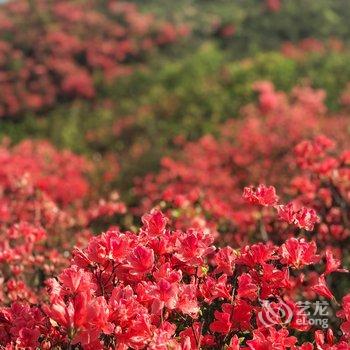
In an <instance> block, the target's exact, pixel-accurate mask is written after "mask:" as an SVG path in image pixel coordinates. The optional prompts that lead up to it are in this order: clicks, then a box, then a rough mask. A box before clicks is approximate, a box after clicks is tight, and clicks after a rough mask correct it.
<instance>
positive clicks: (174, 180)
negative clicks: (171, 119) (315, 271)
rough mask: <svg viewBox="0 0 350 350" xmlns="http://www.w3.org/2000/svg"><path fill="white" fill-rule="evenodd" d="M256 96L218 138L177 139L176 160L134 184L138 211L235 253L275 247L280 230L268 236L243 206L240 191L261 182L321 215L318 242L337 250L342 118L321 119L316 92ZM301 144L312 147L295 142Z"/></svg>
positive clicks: (344, 198)
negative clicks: (246, 247) (258, 244)
mask: <svg viewBox="0 0 350 350" xmlns="http://www.w3.org/2000/svg"><path fill="white" fill-rule="evenodd" d="M255 89H256V90H257V91H258V94H259V98H258V99H259V102H258V104H253V105H249V106H247V107H246V108H245V110H244V112H243V113H244V114H243V118H242V119H241V120H231V121H228V122H227V123H226V125H225V126H224V127H223V128H222V131H221V134H220V137H218V138H217V139H216V138H214V137H213V136H209V135H208V136H204V137H203V138H201V139H200V140H199V141H196V142H189V143H188V142H185V141H184V140H183V139H179V140H178V143H179V152H177V156H176V157H175V156H174V157H164V158H163V160H162V167H161V170H160V172H159V173H156V174H149V175H148V176H146V177H145V178H140V179H139V180H138V181H137V182H136V186H135V192H136V194H138V195H139V197H140V198H141V200H142V202H141V204H142V205H141V207H142V208H144V209H143V210H145V209H146V208H152V207H153V206H155V205H159V206H160V207H162V208H163V209H164V210H167V212H169V213H171V215H173V216H175V217H176V222H177V225H179V226H178V227H180V228H182V227H188V226H194V225H195V226H198V227H206V226H209V227H210V228H211V229H212V230H214V231H217V232H218V233H219V237H221V238H220V239H223V240H226V241H229V242H231V244H232V243H235V244H237V245H238V246H240V245H241V244H242V243H245V244H246V243H248V242H251V241H255V240H256V239H257V237H259V239H261V236H263V237H264V239H265V240H268V239H272V240H275V242H280V239H281V233H280V232H282V231H285V229H283V230H279V229H278V230H277V231H278V232H279V233H278V234H277V235H276V236H273V234H272V235H271V236H270V235H269V231H270V230H271V231H272V232H273V228H270V227H269V223H268V220H269V219H268V218H265V217H262V216H261V215H260V214H257V213H256V211H255V210H254V208H252V207H248V208H247V206H246V203H245V202H244V201H243V200H242V199H241V191H242V188H243V187H244V186H249V185H257V184H259V183H261V182H263V183H268V184H270V185H274V186H276V188H277V189H278V191H280V192H281V198H283V199H285V200H286V201H288V200H289V199H290V198H292V197H294V200H295V205H296V207H298V206H300V205H302V204H307V205H308V206H310V207H312V208H314V209H316V210H317V211H319V212H320V214H321V215H322V216H323V220H324V221H322V222H323V224H322V225H321V227H322V228H323V229H325V230H326V231H325V232H324V234H322V235H323V237H324V238H325V239H326V241H328V242H329V243H331V244H334V246H336V247H341V246H342V241H343V240H347V239H348V231H349V221H348V219H349V213H348V205H349V197H348V191H349V187H348V186H349V166H348V155H347V154H348V152H347V151H345V152H344V150H346V149H348V148H347V147H348V146H349V144H348V140H349V130H348V128H347V118H346V117H341V116H337V117H335V116H334V117H328V116H326V114H327V113H326V107H325V105H324V102H323V101H324V98H325V95H324V92H322V91H320V90H318V91H317V90H312V89H310V88H295V89H294V91H293V93H292V94H291V95H290V96H288V95H286V94H284V93H281V92H278V91H275V89H274V87H273V86H272V85H271V84H270V83H268V82H260V83H256V84H255ZM339 125H343V126H342V127H339ZM319 132H324V133H325V134H326V135H328V136H329V137H334V138H335V139H336V140H337V142H338V145H337V146H336V143H334V142H333V141H332V140H331V139H329V138H327V137H326V136H317V133H319ZM303 138H308V139H309V140H310V141H305V142H302V143H300V142H301V140H303ZM337 147H338V148H337ZM293 149H295V153H294V152H293ZM139 208H140V202H138V206H137V207H136V208H135V210H136V211H137V210H139ZM336 212H337V213H338V216H334V218H333V219H332V217H333V216H332V214H331V213H334V214H333V215H336V214H335V213H336ZM269 215H270V213H269V210H266V216H267V217H268V216H269ZM336 217H337V219H336ZM265 219H266V222H265ZM338 224H339V225H338ZM337 230H339V231H338V232H339V235H338V236H337V233H336V231H337ZM330 231H332V232H333V233H331V232H330ZM326 232H327V233H326ZM288 234H290V235H294V234H295V233H294V232H292V231H289V232H288ZM319 234H321V233H319ZM335 236H337V237H338V238H339V240H334V238H335ZM283 238H285V237H283ZM343 247H344V248H345V249H346V245H343Z"/></svg>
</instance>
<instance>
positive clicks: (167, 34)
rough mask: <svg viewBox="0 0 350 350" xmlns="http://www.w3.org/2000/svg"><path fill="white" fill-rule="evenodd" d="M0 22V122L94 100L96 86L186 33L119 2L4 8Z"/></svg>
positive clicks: (9, 5)
mask: <svg viewBox="0 0 350 350" xmlns="http://www.w3.org/2000/svg"><path fill="white" fill-rule="evenodd" d="M0 22H1V24H0V29H1V35H0V69H1V78H0V88H1V91H2V94H1V97H0V118H4V117H6V118H11V117H16V118H20V117H21V116H22V115H23V113H38V112H42V111H46V110H48V109H51V108H52V107H55V106H56V105H57V104H59V103H62V102H65V101H71V100H75V99H88V100H90V99H94V97H95V96H96V93H97V87H99V82H100V83H101V82H106V84H107V81H113V80H114V79H117V78H118V77H120V76H123V75H126V74H130V73H131V72H132V71H133V69H134V67H135V64H136V63H141V62H142V61H144V60H145V59H146V57H147V53H149V52H151V51H152V50H153V49H154V48H160V47H164V46H166V45H167V44H169V43H173V42H175V41H177V40H178V39H179V38H181V37H183V36H186V35H187V33H188V29H187V28H186V27H185V26H179V27H175V26H174V25H172V24H171V23H169V22H165V21H163V22H162V21H156V20H155V19H154V18H153V16H152V15H149V14H148V15H147V14H141V13H140V12H139V11H138V10H137V8H136V7H135V5H133V4H130V3H122V2H119V1H104V2H99V1H94V0H91V1H90V0H89V1H84V2H81V1H65V0H60V1H55V2H54V3H51V2H47V1H41V0H35V1H29V0H28V1H27V0H25V1H9V2H7V3H5V4H1V6H0ZM101 43H102V44H101Z"/></svg>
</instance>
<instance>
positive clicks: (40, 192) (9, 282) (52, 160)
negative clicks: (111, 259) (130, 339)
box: [0, 141, 125, 304]
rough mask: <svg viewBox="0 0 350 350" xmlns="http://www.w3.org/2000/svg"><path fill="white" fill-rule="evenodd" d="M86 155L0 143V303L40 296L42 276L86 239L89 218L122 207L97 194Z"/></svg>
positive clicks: (44, 146) (64, 261)
mask: <svg viewBox="0 0 350 350" xmlns="http://www.w3.org/2000/svg"><path fill="white" fill-rule="evenodd" d="M94 171H95V169H94V166H93V165H92V164H91V163H89V162H88V161H87V160H86V159H84V158H82V157H79V156H76V155H74V154H72V153H71V152H69V151H58V150H56V149H55V148H54V147H53V146H52V145H50V144H49V143H47V142H33V141H24V142H22V143H21V144H19V145H17V146H15V147H10V146H9V145H8V144H6V143H4V144H2V145H1V146H0V304H2V303H5V304H6V303H8V302H10V301H13V300H17V299H23V300H28V301H31V302H36V301H38V300H40V295H39V294H38V293H39V292H40V290H41V288H42V287H43V281H44V280H45V278H47V277H48V276H51V275H52V274H53V273H56V272H57V271H58V270H59V269H60V268H62V267H63V266H65V265H67V264H68V261H69V260H68V254H69V251H70V249H71V247H72V246H73V245H74V244H78V245H80V244H85V243H86V242H87V240H88V238H89V237H90V236H91V230H90V228H91V224H92V223H93V222H96V221H98V220H100V219H102V218H104V217H109V216H113V215H114V214H116V213H121V212H124V211H125V206H124V205H123V203H121V202H120V200H119V199H118V197H117V195H113V196H111V198H110V199H108V200H103V199H99V198H97V197H96V194H95V190H94V189H93V188H92V186H91V183H90V180H89V177H88V175H89V174H92V173H93V172H94Z"/></svg>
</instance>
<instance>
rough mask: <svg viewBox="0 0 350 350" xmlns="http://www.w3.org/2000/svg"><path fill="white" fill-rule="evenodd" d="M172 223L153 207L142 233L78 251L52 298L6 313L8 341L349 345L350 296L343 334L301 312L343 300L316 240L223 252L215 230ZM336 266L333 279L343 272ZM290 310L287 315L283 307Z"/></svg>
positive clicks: (29, 344)
mask: <svg viewBox="0 0 350 350" xmlns="http://www.w3.org/2000/svg"><path fill="white" fill-rule="evenodd" d="M167 221H168V219H167V218H166V217H165V216H164V215H163V214H162V213H161V212H159V211H156V210H154V211H152V212H151V213H149V214H146V215H144V216H143V218H142V223H143V225H142V227H141V229H140V230H139V232H138V233H137V234H135V233H132V232H121V231H120V230H118V229H115V228H113V229H110V230H108V231H107V232H105V233H103V234H102V235H100V236H97V237H93V238H91V239H90V241H89V243H88V245H87V247H86V248H85V249H75V251H74V253H73V259H72V263H71V266H70V267H68V268H66V269H64V270H63V271H62V272H61V273H60V274H59V275H58V276H57V278H53V279H50V280H48V282H47V284H48V291H49V293H48V296H47V298H48V299H47V301H45V300H42V301H41V302H40V303H39V304H38V305H31V304H29V303H26V302H15V303H13V304H12V305H11V306H10V307H3V308H1V309H0V315H1V317H0V341H1V344H3V345H4V346H6V347H7V348H8V349H12V348H16V347H20V348H26V349H36V348H43V349H53V348H55V349H66V348H74V349H121V350H122V349H125V350H126V349H158V350H162V349H164V350H166V349H179V350H180V349H182V350H190V349H192V350H194V349H230V350H238V349H247V348H250V349H256V350H262V349H266V348H268V349H272V348H276V347H277V348H278V349H295V350H297V349H302V350H306V349H307V350H308V349H310V350H311V349H314V348H315V347H314V345H313V344H312V342H313V341H315V342H316V347H317V349H322V350H323V349H324V350H326V349H333V350H336V349H339V350H340V349H348V345H347V344H348V343H347V342H348V341H349V340H350V339H349V330H348V323H349V321H348V308H349V295H347V296H346V297H344V299H343V303H342V308H338V309H339V311H338V313H337V314H338V317H339V321H340V322H342V326H341V329H342V330H343V333H342V334H341V335H333V331H332V329H331V328H330V327H329V328H328V329H327V330H326V331H325V330H321V329H314V328H313V327H311V326H310V324H309V323H308V322H307V319H308V318H307V317H308V316H307V315H306V313H305V312H303V311H302V310H299V306H298V300H302V298H308V300H314V298H315V297H317V295H318V296H321V297H325V298H328V299H330V300H331V301H332V302H333V301H334V302H335V298H334V296H333V294H332V291H331V290H330V289H329V288H328V287H327V282H326V277H325V272H324V271H323V269H324V267H323V266H322V265H320V264H319V260H320V257H319V256H318V254H317V251H316V249H317V248H316V244H315V243H314V242H308V241H306V240H304V239H296V238H291V239H288V240H287V241H286V242H285V243H283V244H282V245H281V246H277V245H273V244H262V243H260V244H254V245H248V246H243V247H242V248H241V249H239V250H234V249H232V248H231V247H224V248H215V247H214V246H213V240H214V237H213V236H212V234H211V233H210V231H207V230H200V229H188V230H186V231H181V230H171V229H169V228H168V227H167ZM329 266H330V265H329V264H327V268H328V272H327V274H330V273H332V272H333V271H334V270H335V267H334V266H333V269H329ZM309 269H312V270H313V272H312V274H311V273H310V275H307V274H305V272H306V271H308V270H309ZM317 271H319V272H317ZM317 276H318V277H317ZM315 277H317V278H316V280H315ZM283 307H285V308H286V310H288V314H285V313H283V312H279V311H278V310H282V309H281V308H283ZM273 310H275V311H276V312H275V313H273V319H271V317H270V316H271V315H269V313H271V312H273ZM289 312H291V313H290V314H289ZM271 321H273V322H271ZM296 331H298V332H299V333H300V334H302V336H300V337H299V340H298V339H297V338H296V337H295V335H294V334H295V332H296ZM302 338H305V339H308V340H309V341H305V342H303V341H301V340H300V339H302Z"/></svg>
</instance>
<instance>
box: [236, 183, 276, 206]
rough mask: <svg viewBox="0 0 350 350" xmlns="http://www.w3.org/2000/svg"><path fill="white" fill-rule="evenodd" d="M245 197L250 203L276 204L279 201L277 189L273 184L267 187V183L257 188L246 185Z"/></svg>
mask: <svg viewBox="0 0 350 350" xmlns="http://www.w3.org/2000/svg"><path fill="white" fill-rule="evenodd" d="M243 198H244V199H245V200H246V201H247V202H249V203H252V204H260V205H264V206H271V205H276V204H277V202H278V197H277V195H276V189H275V188H274V187H273V186H270V187H266V186H265V185H259V186H258V187H257V188H253V187H245V188H244V191H243Z"/></svg>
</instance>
